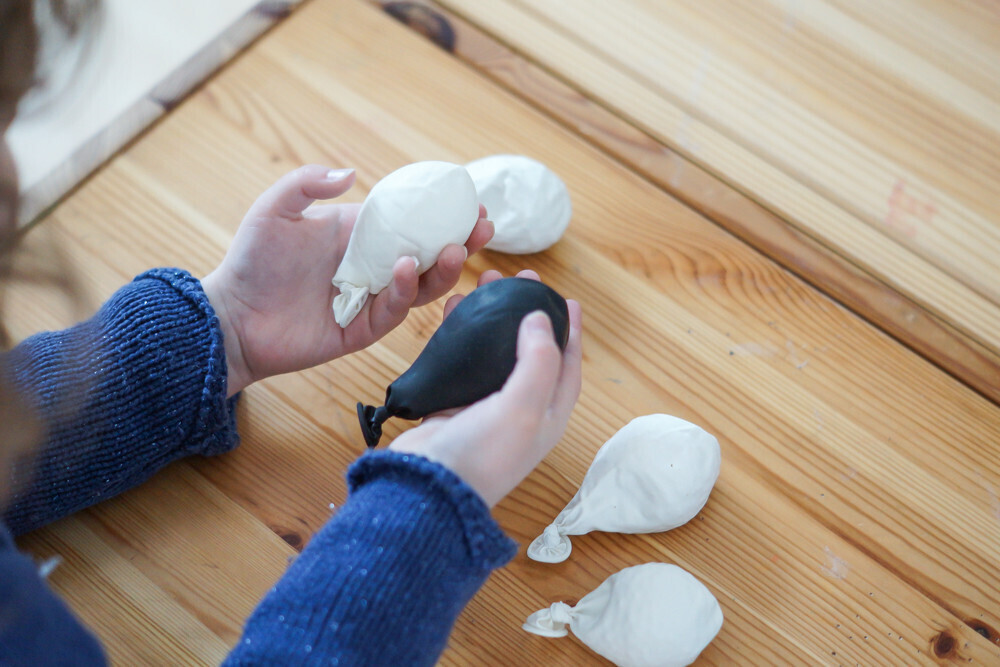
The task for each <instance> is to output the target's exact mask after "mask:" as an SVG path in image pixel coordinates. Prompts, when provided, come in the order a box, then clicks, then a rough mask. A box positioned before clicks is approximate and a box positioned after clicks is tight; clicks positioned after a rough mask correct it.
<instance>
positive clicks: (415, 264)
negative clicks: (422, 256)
mask: <svg viewBox="0 0 1000 667" xmlns="http://www.w3.org/2000/svg"><path fill="white" fill-rule="evenodd" d="M409 258H410V259H412V260H413V270H414V271H419V270H420V260H419V259H417V258H416V257H414V256H413V255H409Z"/></svg>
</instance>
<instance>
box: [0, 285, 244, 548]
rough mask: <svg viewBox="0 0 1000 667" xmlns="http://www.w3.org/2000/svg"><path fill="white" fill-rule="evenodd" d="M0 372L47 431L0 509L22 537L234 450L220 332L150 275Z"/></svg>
mask: <svg viewBox="0 0 1000 667" xmlns="http://www.w3.org/2000/svg"><path fill="white" fill-rule="evenodd" d="M5 362H7V363H6V365H7V367H8V368H9V370H10V372H12V373H13V378H14V382H15V384H16V386H17V388H18V390H19V391H20V392H21V394H22V395H23V396H24V397H25V398H26V400H27V401H28V402H29V403H30V404H31V405H32V407H33V408H34V409H35V410H36V412H37V414H38V416H39V419H40V421H41V423H42V424H43V425H44V428H45V432H46V437H45V441H44V443H43V444H42V446H41V447H39V448H38V450H37V451H35V452H33V454H34V457H33V460H31V461H25V462H19V463H18V464H16V465H15V466H14V470H13V471H12V481H13V484H12V488H14V489H15V495H14V497H13V499H12V503H11V505H10V506H9V507H8V508H7V509H6V520H7V522H8V526H9V527H10V529H11V531H12V532H13V533H14V534H16V535H19V534H21V533H24V532H26V531H28V530H32V529H34V528H37V527H39V526H41V525H44V524H45V523H48V522H50V521H53V520H55V519H58V518H61V517H63V516H66V515H67V514H71V513H73V512H76V511H78V510H80V509H83V508H84V507H87V506H90V505H93V504H94V503H97V502H100V501H101V500H104V499H106V498H110V497H112V496H114V495H117V494H118V493H120V492H122V491H124V490H126V489H129V488H132V487H134V486H136V485H138V484H140V483H141V482H143V481H145V480H146V479H148V478H149V477H150V476H151V475H152V474H153V473H154V472H156V471H157V470H159V469H160V468H162V467H163V466H164V465H166V464H168V463H170V462H171V461H174V460H176V459H178V458H181V457H184V456H188V455H191V454H202V455H206V456H207V455H213V454H219V453H221V452H224V451H227V450H230V449H232V448H233V447H235V446H236V445H237V444H238V442H239V439H238V436H237V433H236V415H235V406H236V399H235V397H234V398H233V399H229V400H227V399H226V358H225V347H224V345H223V340H222V331H221V328H220V326H219V321H218V318H217V316H216V314H215V311H214V310H213V309H212V306H211V304H210V303H209V302H208V298H207V297H206V296H205V293H204V291H203V290H202V288H201V284H200V283H199V282H198V281H197V280H196V279H195V278H193V277H192V276H191V275H190V274H188V273H186V272H184V271H180V270H178V269H156V270H154V271H149V272H147V273H144V274H142V275H141V276H139V277H138V278H136V279H135V280H134V281H133V282H131V283H129V284H128V285H125V286H124V287H122V288H121V289H120V290H118V291H117V292H116V293H115V294H114V295H112V296H111V298H110V299H108V301H107V302H106V303H105V304H104V305H102V306H101V308H100V310H98V312H97V313H96V314H95V315H94V317H92V318H91V319H89V320H87V321H85V322H82V323H80V324H78V325H76V326H73V327H70V328H69V329H66V330H63V331H55V332H47V333H41V334H36V335H35V336H32V337H30V338H28V339H27V340H25V341H24V342H22V343H21V344H20V345H18V346H17V347H15V348H14V349H13V350H12V351H11V352H10V353H9V355H8V356H7V357H6V359H5Z"/></svg>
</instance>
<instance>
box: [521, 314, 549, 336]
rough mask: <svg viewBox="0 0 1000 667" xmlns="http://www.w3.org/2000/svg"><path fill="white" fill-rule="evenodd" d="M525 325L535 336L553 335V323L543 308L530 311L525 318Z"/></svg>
mask: <svg viewBox="0 0 1000 667" xmlns="http://www.w3.org/2000/svg"><path fill="white" fill-rule="evenodd" d="M524 326H525V328H526V329H527V330H528V332H530V333H531V334H532V335H535V336H541V335H546V336H551V335H552V324H551V322H549V316H548V315H546V314H545V313H544V312H543V311H541V310H536V311H534V312H532V313H528V315H527V316H526V317H525V318H524Z"/></svg>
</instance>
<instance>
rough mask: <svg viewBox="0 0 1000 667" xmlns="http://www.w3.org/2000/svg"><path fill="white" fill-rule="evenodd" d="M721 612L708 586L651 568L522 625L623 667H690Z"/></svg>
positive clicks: (632, 570) (637, 569)
mask: <svg viewBox="0 0 1000 667" xmlns="http://www.w3.org/2000/svg"><path fill="white" fill-rule="evenodd" d="M722 620H723V619H722V609H721V608H720V607H719V602H718V600H716V599H715V596H714V595H712V593H711V591H709V590H708V589H707V588H706V587H705V586H704V584H702V583H701V582H700V581H698V580H697V579H696V578H695V577H694V576H693V575H691V574H690V573H688V572H686V571H684V570H683V569H681V568H680V567H677V566H676V565H669V564H667V563H646V564H644V565H636V566H634V567H629V568H626V569H624V570H622V571H621V572H618V573H616V574H613V575H611V576H610V577H608V578H607V579H606V580H605V581H604V583H602V584H601V585H600V586H598V587H597V588H596V589H595V590H594V591H593V592H592V593H589V594H588V595H586V596H584V598H583V599H582V600H580V602H579V603H577V605H576V606H575V607H570V606H569V605H568V604H565V603H563V602H556V603H555V604H553V605H552V606H551V607H549V608H548V609H542V610H539V611H536V612H535V613H534V614H532V615H531V616H529V617H528V619H527V620H526V621H525V623H524V625H523V626H522V627H523V628H524V629H525V630H526V631H528V632H531V633H534V634H537V635H542V636H543V637H563V636H565V635H566V634H567V630H566V628H567V626H569V628H570V629H572V631H573V634H575V635H576V636H577V637H578V638H579V639H580V641H582V642H583V643H584V644H586V645H587V646H589V647H590V648H591V649H592V650H593V651H595V652H596V653H599V654H601V655H602V656H604V657H605V658H607V659H608V660H610V661H611V662H613V663H615V664H616V665H618V666H619V667H683V666H684V665H690V664H691V663H692V662H694V661H695V659H696V658H697V657H698V655H700V654H701V652H702V651H703V650H704V649H705V647H706V646H708V645H709V643H711V641H712V640H713V639H714V638H715V636H716V635H717V634H718V633H719V630H720V629H721V628H722Z"/></svg>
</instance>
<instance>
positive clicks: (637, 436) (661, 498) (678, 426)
mask: <svg viewBox="0 0 1000 667" xmlns="http://www.w3.org/2000/svg"><path fill="white" fill-rule="evenodd" d="M721 458H722V457H721V452H720V449H719V441H718V440H716V439H715V437H714V436H713V435H711V434H709V433H708V432H706V431H705V430H703V429H702V428H701V427H699V426H695V425H694V424H691V423H690V422H686V421H684V420H683V419H678V418H677V417H672V416H670V415H663V414H653V415H645V416H643V417H636V418H635V419H633V420H632V421H630V422H629V423H628V424H626V425H625V426H624V427H622V428H621V429H620V430H619V431H618V432H617V433H615V434H614V435H613V436H612V437H611V439H610V440H608V441H607V442H606V443H604V445H603V446H602V447H601V448H600V449H599V450H598V452H597V455H596V456H595V457H594V461H593V463H591V465H590V469H589V470H588V471H587V474H586V475H585V476H584V478H583V482H582V483H581V484H580V489H579V490H578V491H577V492H576V495H575V496H573V498H572V500H570V501H569V503H568V504H567V505H566V507H565V508H564V509H563V511H562V512H560V513H559V515H558V516H557V517H556V518H555V521H553V522H552V524H551V525H550V526H548V527H547V528H546V529H545V531H544V532H543V533H542V534H541V535H539V536H538V537H537V538H535V540H534V541H533V542H532V543H531V544H530V545H529V546H528V557H529V558H532V559H534V560H537V561H541V562H543V563H560V562H562V561H564V560H566V559H567V558H568V557H569V554H570V551H571V550H572V544H571V543H570V541H569V538H568V537H567V535H583V534H585V533H589V532H590V531H592V530H600V531H605V532H614V533H657V532H661V531H665V530H670V529H672V528H676V527H678V526H680V525H683V524H685V523H687V522H688V521H690V520H691V519H693V518H694V517H695V515H697V514H698V512H700V511H701V508H702V507H704V505H705V503H706V501H708V496H709V494H710V493H711V492H712V488H713V486H714V485H715V481H716V479H718V477H719V468H720V465H721Z"/></svg>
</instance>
